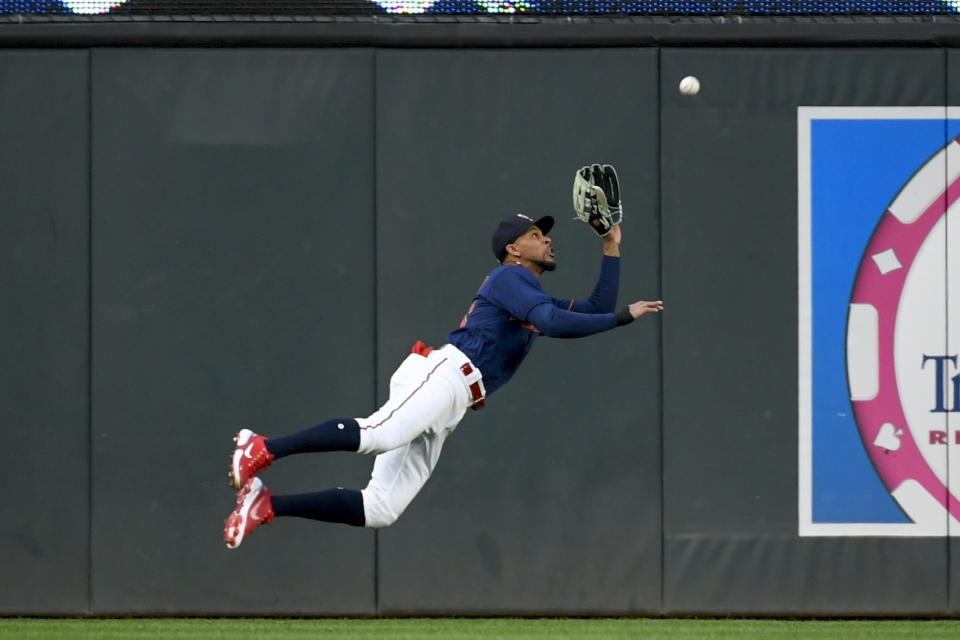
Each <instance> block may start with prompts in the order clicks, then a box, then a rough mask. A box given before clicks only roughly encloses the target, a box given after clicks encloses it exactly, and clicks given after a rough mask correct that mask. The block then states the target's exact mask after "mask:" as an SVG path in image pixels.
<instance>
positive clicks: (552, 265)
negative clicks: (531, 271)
mask: <svg viewBox="0 0 960 640" xmlns="http://www.w3.org/2000/svg"><path fill="white" fill-rule="evenodd" d="M533 264H535V265H537V266H538V267H540V268H541V269H542V270H543V271H553V270H554V269H556V268H557V263H556V261H555V260H550V261H549V262H548V261H547V260H534V261H533Z"/></svg>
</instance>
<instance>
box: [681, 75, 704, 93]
mask: <svg viewBox="0 0 960 640" xmlns="http://www.w3.org/2000/svg"><path fill="white" fill-rule="evenodd" d="M699 92H700V81H699V80H697V77H696V76H687V77H685V78H684V79H683V80H681V81H680V93H682V94H683V95H685V96H695V95H697V94H698V93H699Z"/></svg>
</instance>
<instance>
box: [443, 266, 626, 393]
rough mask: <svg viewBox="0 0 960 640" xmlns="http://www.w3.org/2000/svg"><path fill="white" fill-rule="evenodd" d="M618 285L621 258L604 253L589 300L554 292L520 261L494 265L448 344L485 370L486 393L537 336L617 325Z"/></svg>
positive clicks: (509, 373)
mask: <svg viewBox="0 0 960 640" xmlns="http://www.w3.org/2000/svg"><path fill="white" fill-rule="evenodd" d="M619 286H620V258H615V257H611V256H604V257H603V262H602V263H601V266H600V277H599V278H598V280H597V284H596V286H595V287H594V288H593V293H592V294H591V295H590V297H589V298H588V299H587V300H579V301H577V300H561V299H557V298H554V297H552V296H550V294H548V293H547V292H546V291H544V290H543V287H541V286H540V280H539V279H538V278H537V277H536V276H535V275H533V274H532V273H531V272H530V271H528V270H527V269H525V268H524V267H522V266H520V265H505V266H500V267H497V268H496V269H494V270H493V271H492V272H491V273H490V275H489V276H487V279H486V280H484V282H483V285H482V286H481V287H480V290H479V291H478V292H477V295H476V297H475V298H474V300H473V304H472V305H471V306H470V310H469V311H468V312H467V315H466V316H464V318H463V321H462V322H461V323H460V328H458V329H456V330H455V331H453V332H452V333H450V337H449V340H450V344H452V345H454V346H455V347H457V348H458V349H460V350H461V351H463V352H464V353H465V354H466V355H467V357H468V358H470V360H471V362H473V364H475V365H476V366H477V367H478V368H479V369H480V372H481V373H482V374H483V384H484V386H485V387H486V390H487V394H488V395H489V394H491V393H493V392H494V391H496V390H497V389H498V388H499V387H501V386H503V384H504V383H505V382H507V380H509V379H510V378H511V377H512V376H513V374H514V373H516V371H517V368H518V367H519V366H520V363H521V362H523V359H524V358H525V357H526V355H527V353H528V352H529V351H530V348H531V347H533V343H534V341H536V339H537V336H538V335H539V334H541V333H542V334H543V335H545V336H551V337H556V338H579V337H582V336H588V335H591V334H594V333H599V332H601V331H606V330H608V329H613V328H614V327H615V326H617V317H616V316H615V315H614V313H613V311H614V307H615V306H616V304H617V289H618V288H619Z"/></svg>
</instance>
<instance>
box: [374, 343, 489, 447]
mask: <svg viewBox="0 0 960 640" xmlns="http://www.w3.org/2000/svg"><path fill="white" fill-rule="evenodd" d="M469 401H470V398H469V395H468V392H467V390H466V387H464V384H463V381H462V375H461V374H460V372H459V371H458V370H457V368H456V366H455V365H454V364H453V362H452V361H451V360H450V359H449V358H447V357H444V356H443V355H442V354H441V353H440V352H437V351H434V352H433V353H432V354H431V355H430V357H428V358H424V357H423V356H418V355H413V356H411V357H410V358H408V359H407V360H406V361H405V362H404V363H403V365H401V367H400V368H399V369H398V370H397V372H396V373H395V374H394V376H393V378H391V381H390V398H389V400H387V402H386V403H385V404H384V405H383V406H382V407H381V408H380V409H378V410H377V411H376V412H374V413H373V414H371V415H370V416H367V417H366V418H358V419H357V422H358V424H359V426H360V445H359V447H358V451H359V452H360V453H364V454H383V453H386V452H388V451H391V450H393V449H398V448H401V447H403V446H404V445H406V444H408V443H410V442H412V441H414V440H415V439H416V438H418V437H419V436H420V435H421V434H424V433H428V432H440V431H442V430H444V429H446V428H447V427H448V425H450V424H454V425H455V424H457V423H458V422H459V421H460V419H461V418H462V417H463V414H464V413H465V412H466V410H467V407H468V406H469Z"/></svg>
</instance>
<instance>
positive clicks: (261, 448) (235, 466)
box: [230, 429, 273, 489]
mask: <svg viewBox="0 0 960 640" xmlns="http://www.w3.org/2000/svg"><path fill="white" fill-rule="evenodd" d="M233 441H234V442H236V443H237V444H236V448H235V449H234V450H233V459H232V460H231V462H230V486H231V487H233V488H234V489H239V488H240V487H242V486H244V485H245V484H246V483H247V480H249V479H250V478H252V477H253V476H255V475H256V474H257V472H258V471H260V470H261V469H266V468H267V467H269V466H270V463H271V462H273V454H272V453H270V452H269V451H267V445H266V441H267V439H266V438H264V437H263V436H258V435H257V434H255V433H254V432H253V431H250V429H241V430H240V433H238V434H237V436H236V437H235V438H234V439H233Z"/></svg>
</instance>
